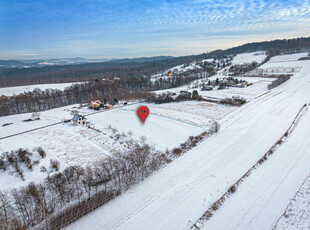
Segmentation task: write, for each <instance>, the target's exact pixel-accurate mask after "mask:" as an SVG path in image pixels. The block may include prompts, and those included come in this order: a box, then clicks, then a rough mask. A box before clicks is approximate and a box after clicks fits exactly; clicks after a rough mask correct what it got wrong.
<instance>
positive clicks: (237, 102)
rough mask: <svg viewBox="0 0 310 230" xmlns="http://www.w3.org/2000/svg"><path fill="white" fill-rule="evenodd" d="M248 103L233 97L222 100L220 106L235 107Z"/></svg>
mask: <svg viewBox="0 0 310 230" xmlns="http://www.w3.org/2000/svg"><path fill="white" fill-rule="evenodd" d="M245 103H246V100H245V99H244V98H242V97H239V96H233V97H232V98H225V99H222V100H220V104H226V105H234V106H240V105H243V104H245Z"/></svg>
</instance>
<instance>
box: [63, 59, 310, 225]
mask: <svg viewBox="0 0 310 230" xmlns="http://www.w3.org/2000/svg"><path fill="white" fill-rule="evenodd" d="M296 64H297V65H299V63H298V62H296ZM309 88H310V62H307V63H305V65H304V67H303V68H302V69H301V71H300V72H298V73H296V74H295V76H293V77H292V78H291V79H290V80H289V81H287V82H285V83H284V84H282V85H280V86H278V87H277V88H275V89H273V90H272V91H271V93H270V94H265V95H262V96H261V97H259V98H256V99H254V100H252V101H251V102H249V103H247V104H246V105H244V106H243V107H241V108H240V109H238V110H235V111H233V112H232V113H230V114H229V115H228V116H226V117H225V118H224V119H223V120H222V122H221V123H222V128H221V130H220V132H219V133H218V134H215V135H213V136H211V137H210V138H209V139H207V140H205V141H204V142H202V143H201V144H200V145H198V146H197V147H196V148H194V149H192V150H190V151H189V152H188V153H187V154H185V155H183V156H182V157H180V158H178V159H176V160H174V161H173V162H172V163H171V164H169V165H168V166H167V167H166V168H164V169H162V170H160V171H159V172H157V173H155V174H154V175H152V176H150V177H149V178H147V179H146V180H145V181H144V182H142V183H140V184H138V185H137V186H135V187H133V188H132V189H130V190H129V191H128V192H126V193H125V194H123V195H121V196H119V197H117V198H116V199H115V200H113V201H111V202H109V203H108V204H107V205H104V206H102V207H100V208H98V209H97V210H95V211H93V212H92V213H91V214H89V215H87V216H85V217H83V218H81V219H80V220H78V221H77V222H75V223H73V224H72V225H70V226H69V227H68V228H67V229H79V230H83V229H89V223H93V225H92V229H95V230H96V229H145V227H146V226H147V228H148V229H188V228H190V227H191V226H192V225H193V224H194V223H195V222H196V220H197V219H198V218H200V217H201V215H202V214H203V213H204V212H205V211H206V210H207V209H208V208H209V207H210V205H211V204H212V203H213V202H214V201H216V200H217V199H219V197H220V196H221V195H222V194H223V193H224V192H226V191H227V189H229V188H230V186H231V185H232V184H234V183H235V182H236V181H237V180H238V179H239V178H240V177H241V176H242V175H243V174H244V173H245V172H246V171H247V170H248V169H249V168H251V167H252V165H254V164H255V163H256V162H257V161H258V160H259V159H260V158H261V157H262V156H263V155H264V154H265V153H266V152H267V151H268V149H269V148H270V147H271V146H272V145H273V144H274V143H275V142H276V141H277V140H278V139H279V138H280V137H281V136H282V135H283V134H284V132H285V131H286V130H287V129H288V127H289V126H290V125H291V123H292V122H293V120H294V118H295V116H296V115H297V113H298V112H299V110H300V109H301V107H302V106H303V105H304V104H305V103H308V102H309V101H310V91H309ZM309 119H310V118H309V113H307V115H306V116H305V118H302V120H301V121H300V123H299V124H298V126H297V128H296V130H294V132H293V133H292V135H290V136H289V137H288V139H287V143H284V144H283V146H281V147H280V148H279V149H278V151H276V152H275V153H274V155H272V156H271V157H270V159H269V160H268V161H267V162H266V164H264V165H262V167H260V168H258V169H257V171H255V172H254V173H253V177H252V175H251V176H250V177H249V178H248V179H247V181H246V182H244V184H242V185H241V186H240V189H239V188H238V189H237V191H236V192H235V193H234V195H233V196H232V197H231V198H229V199H231V202H232V203H231V204H230V203H229V201H230V200H228V201H227V202H226V203H225V204H224V206H223V207H222V208H221V209H219V210H218V214H219V215H220V217H219V218H217V221H215V222H212V223H213V224H212V225H211V224H210V225H209V223H211V221H212V218H216V216H214V217H212V218H211V220H210V222H207V223H206V224H205V227H206V229H268V228H270V227H272V226H273V224H275V221H276V220H277V218H278V217H279V215H281V214H282V213H283V212H284V210H285V208H286V206H287V205H288V202H289V200H290V199H291V198H292V197H293V195H294V193H295V192H296V191H297V190H298V188H299V186H300V185H301V184H302V182H303V180H304V179H305V177H306V176H307V175H308V174H309V170H310V166H309V164H308V162H309V160H310V159H309V157H310V156H309V151H308V149H309V136H310V135H309V129H308V125H307V124H309ZM301 137H302V138H301ZM282 157H283V158H282ZM265 173H266V174H265ZM286 179H287V181H286ZM273 183H275V185H273ZM260 185H261V186H260ZM277 185H278V186H277ZM242 186H245V187H246V188H245V189H242ZM265 186H267V187H265ZM268 186H269V187H268ZM247 188H249V189H250V190H247ZM256 188H257V189H256ZM266 188H267V189H266ZM269 188H270V189H269ZM264 189H266V190H264ZM249 191H250V192H249ZM278 204H280V205H279V206H278V207H275V206H276V205H278ZM238 205H242V206H240V207H239V206H238ZM236 206H237V207H236ZM229 207H231V209H229ZM264 207H265V208H266V209H265V208H264ZM243 208H245V209H243ZM273 209H275V211H273ZM222 210H223V211H222ZM225 210H226V211H225ZM227 210H228V211H227ZM221 211H222V212H221ZM247 211H248V212H249V215H247V216H246V217H247V218H245V216H244V215H243V214H246V213H247ZM239 212H240V214H239ZM221 213H222V214H223V215H221ZM270 213H271V214H270ZM256 216H257V218H256ZM269 216H270V219H268V218H269ZM102 217H105V218H102ZM266 218H267V219H268V220H266ZM258 222H259V223H258ZM229 223H231V224H229ZM256 224H257V225H256ZM221 225H223V226H224V228H221V227H220V226H221ZM236 226H237V228H236ZM238 226H240V228H238ZM225 227H227V228H225Z"/></svg>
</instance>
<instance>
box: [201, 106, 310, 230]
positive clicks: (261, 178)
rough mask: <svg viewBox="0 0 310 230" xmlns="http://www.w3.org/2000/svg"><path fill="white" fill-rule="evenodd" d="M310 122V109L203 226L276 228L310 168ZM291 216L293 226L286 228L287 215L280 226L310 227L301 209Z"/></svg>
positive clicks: (217, 227)
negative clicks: (269, 155) (278, 146)
mask: <svg viewBox="0 0 310 230" xmlns="http://www.w3.org/2000/svg"><path fill="white" fill-rule="evenodd" d="M309 124H310V112H309V111H306V113H305V114H304V117H302V118H301V120H300V122H299V123H298V126H297V127H296V129H295V130H294V131H293V133H292V135H291V136H289V137H288V139H287V141H286V142H285V143H284V144H283V145H282V146H280V148H279V149H278V150H277V151H275V152H274V153H273V155H272V156H271V157H270V158H269V159H268V160H267V161H265V163H263V164H262V165H261V166H259V168H258V169H256V170H255V171H254V172H253V173H252V175H250V177H248V178H246V179H245V182H244V183H243V184H241V185H240V186H239V187H238V188H237V190H236V192H235V193H234V194H233V195H232V196H231V197H230V198H228V199H227V200H226V202H225V203H224V205H223V206H222V207H221V208H220V209H219V210H217V211H216V212H215V214H214V216H213V217H212V218H211V219H210V220H209V221H208V222H206V223H205V228H203V229H232V230H233V229H272V228H273V226H274V225H275V224H276V223H277V220H278V218H279V216H281V214H282V213H283V211H284V210H285V209H286V206H287V204H288V203H289V202H290V200H291V198H292V197H293V196H294V194H295V193H296V191H297V190H298V188H299V187H300V185H301V184H302V183H303V181H304V180H305V178H306V177H307V175H308V174H309V172H310V166H309V164H305V162H309V161H310V129H309V128H305V127H307V126H309ZM304 195H306V194H304ZM308 195H309V193H308ZM305 200H308V202H310V198H309V197H308V198H307V199H306V197H303V199H302V200H301V201H305ZM296 203H297V202H296ZM298 204H299V205H300V204H302V203H301V202H300V201H299V202H298ZM304 206H305V205H304ZM296 211H298V210H296ZM308 211H310V209H309V210H308ZM293 213H294V214H296V212H293ZM308 213H309V212H308ZM290 218H291V219H290V222H289V223H290V224H289V226H291V227H289V228H284V226H286V225H287V224H285V223H286V222H285V218H283V221H282V223H281V224H280V225H279V229H309V228H304V227H302V226H305V224H307V225H308V227H309V226H310V225H309V224H310V223H309V219H307V217H305V216H304V217H303V216H302V215H301V210H299V215H298V214H297V215H292V216H291V217H290ZM280 226H281V227H280ZM294 226H295V227H294Z"/></svg>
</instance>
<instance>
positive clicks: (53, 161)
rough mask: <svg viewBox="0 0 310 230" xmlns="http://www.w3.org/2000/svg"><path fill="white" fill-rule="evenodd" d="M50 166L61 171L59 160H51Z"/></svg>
mask: <svg viewBox="0 0 310 230" xmlns="http://www.w3.org/2000/svg"><path fill="white" fill-rule="evenodd" d="M50 166H51V168H52V169H54V170H55V171H59V166H60V162H59V161H58V160H52V159H51V161H50Z"/></svg>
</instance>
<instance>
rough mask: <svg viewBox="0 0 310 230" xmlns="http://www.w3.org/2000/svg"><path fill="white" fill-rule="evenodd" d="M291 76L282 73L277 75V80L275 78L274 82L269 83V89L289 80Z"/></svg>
mask: <svg viewBox="0 0 310 230" xmlns="http://www.w3.org/2000/svg"><path fill="white" fill-rule="evenodd" d="M290 78H291V76H290V75H280V76H278V77H277V79H276V80H274V81H273V82H271V83H270V84H269V85H268V89H273V88H275V87H277V86H279V85H281V84H283V83H284V82H286V81H287V80H289V79H290Z"/></svg>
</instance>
